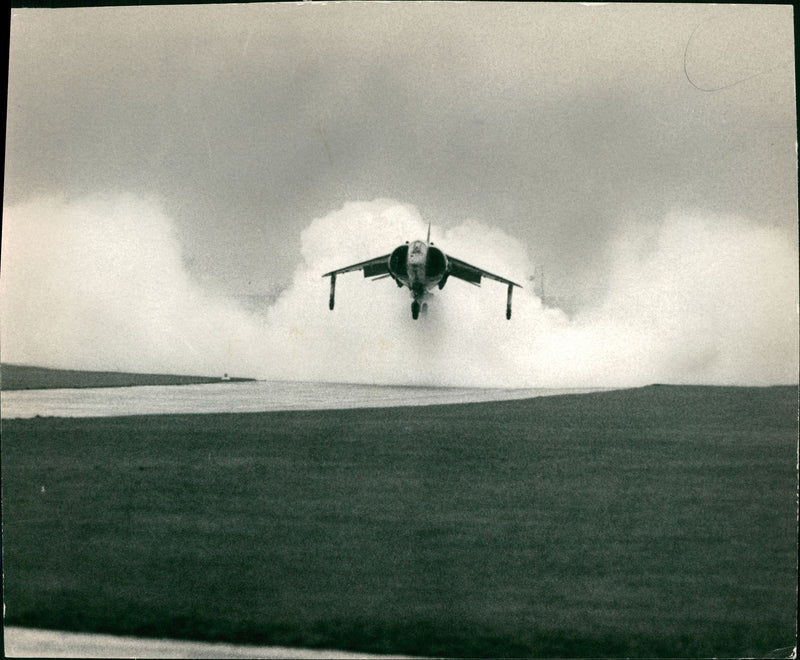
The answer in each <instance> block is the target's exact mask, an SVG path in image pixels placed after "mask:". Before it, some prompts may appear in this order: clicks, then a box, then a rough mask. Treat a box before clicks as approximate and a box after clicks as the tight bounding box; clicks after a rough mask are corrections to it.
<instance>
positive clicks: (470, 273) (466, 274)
mask: <svg viewBox="0 0 800 660" xmlns="http://www.w3.org/2000/svg"><path fill="white" fill-rule="evenodd" d="M354 270H363V271H364V277H371V278H373V279H375V280H380V279H383V278H384V277H391V278H392V279H393V280H394V281H395V283H396V284H397V286H398V287H400V288H402V287H404V286H407V287H408V288H409V289H410V290H411V295H412V297H413V299H414V300H413V302H412V303H411V316H412V317H413V318H414V319H417V318H419V312H420V309H421V308H423V309H424V305H426V304H427V303H426V299H427V298H428V296H429V295H430V294H429V290H430V289H432V288H433V287H434V286H438V287H439V289H443V288H444V285H445V284H447V280H448V278H449V277H455V278H458V279H460V280H464V281H465V282H469V283H470V284H474V285H475V286H480V283H481V278H483V277H488V278H489V279H490V280H496V281H498V282H502V283H503V284H507V285H508V295H507V296H506V318H507V319H510V318H511V294H512V292H513V290H514V287H515V286H517V287H520V288H522V287H521V286H520V285H519V284H517V283H516V282H512V281H511V280H507V279H506V278H504V277H500V276H498V275H494V274H493V273H490V272H489V271H486V270H483V269H481V268H477V267H475V266H471V265H470V264H468V263H467V262H465V261H461V260H460V259H456V258H455V257H451V256H448V255H446V254H445V253H444V252H442V251H441V250H440V249H439V248H437V247H434V245H433V243H431V228H430V225H428V238H427V239H426V240H424V241H412V242H411V243H409V242H408V241H406V244H405V245H401V246H400V247H397V248H395V249H394V250H393V251H392V252H391V253H390V254H384V255H383V256H382V257H375V258H374V259H369V260H367V261H362V262H360V263H357V264H353V265H352V266H346V267H345V268H339V269H337V270H332V271H331V272H330V273H325V274H324V275H323V276H322V277H330V278H331V297H330V302H329V304H328V306H329V307H330V308H331V309H333V301H334V293H335V291H336V276H337V275H340V274H341V273H349V272H350V271H354Z"/></svg>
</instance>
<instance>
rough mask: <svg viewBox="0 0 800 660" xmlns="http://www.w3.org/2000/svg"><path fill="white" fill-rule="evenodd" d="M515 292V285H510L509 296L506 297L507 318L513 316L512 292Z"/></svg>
mask: <svg viewBox="0 0 800 660" xmlns="http://www.w3.org/2000/svg"><path fill="white" fill-rule="evenodd" d="M513 292H514V285H513V284H509V285H508V297H507V298H506V320H509V319H510V318H511V294H512V293H513Z"/></svg>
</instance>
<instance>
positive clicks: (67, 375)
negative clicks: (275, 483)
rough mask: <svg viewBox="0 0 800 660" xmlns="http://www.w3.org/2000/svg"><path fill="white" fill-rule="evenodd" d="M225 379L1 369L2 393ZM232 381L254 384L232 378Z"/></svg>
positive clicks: (208, 381) (17, 367) (28, 368)
mask: <svg viewBox="0 0 800 660" xmlns="http://www.w3.org/2000/svg"><path fill="white" fill-rule="evenodd" d="M221 380H222V378H210V377H205V376H170V375H167V374H132V373H125V372H121V371H70V370H67V369H45V368H43V367H26V366H20V365H16V364H3V365H0V389H3V390H46V389H54V388H64V387H70V388H76V387H77V388H83V387H134V386H138V385H201V384H206V383H219V382H220V381H221ZM228 380H230V381H232V382H233V381H243V380H250V379H249V378H229V379H228Z"/></svg>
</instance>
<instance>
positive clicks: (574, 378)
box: [0, 196, 798, 387]
mask: <svg viewBox="0 0 800 660" xmlns="http://www.w3.org/2000/svg"><path fill="white" fill-rule="evenodd" d="M6 220H7V222H6V224H5V226H4V236H3V239H4V240H3V271H2V277H0V298H1V300H2V327H1V328H0V329H1V330H2V354H3V360H4V361H7V362H18V363H27V364H44V365H50V366H62V367H71V368H90V369H121V370H132V371H159V372H172V373H204V374H219V373H223V372H228V373H235V374H237V375H249V376H257V377H261V378H279V379H290V380H325V381H343V382H365V383H380V384H419V385H451V386H497V387H537V386H542V387H556V386H588V385H594V386H602V385H606V386H623V385H640V384H645V383H649V382H681V383H689V382H694V383H736V384H769V383H781V382H796V379H797V355H798V331H797V310H798V291H797V289H798V284H797V282H798V273H797V249H796V246H795V244H794V242H793V241H792V240H790V239H789V238H788V237H787V236H786V235H785V233H784V232H783V231H781V230H780V229H776V228H770V227H759V226H755V225H753V224H752V223H748V222H746V221H744V220H742V219H736V218H716V217H709V216H707V215H705V214H699V213H696V214H687V213H677V212H676V213H673V214H670V215H669V216H668V217H666V218H664V219H663V221H662V222H661V223H660V224H659V225H658V226H657V227H656V228H653V225H652V224H651V223H643V225H642V227H638V226H636V225H631V226H630V228H629V229H628V230H627V231H626V232H625V233H624V234H622V235H620V236H619V237H618V238H617V240H616V242H615V244H614V245H613V246H612V253H613V255H614V257H613V259H612V263H613V271H612V273H611V276H610V287H609V289H608V291H607V292H606V295H605V296H604V297H602V298H601V299H598V300H597V301H596V302H595V304H594V305H593V306H592V308H591V309H586V310H584V311H583V312H580V313H578V314H577V315H575V316H573V317H571V318H570V317H568V316H567V315H566V314H565V313H563V312H562V311H561V310H559V309H554V308H551V307H548V306H545V305H543V304H542V301H541V300H540V299H539V298H538V297H537V296H536V295H535V292H534V289H533V287H532V286H530V282H528V280H527V276H528V274H530V273H532V272H533V270H534V268H533V264H532V262H531V258H530V255H529V254H528V252H527V249H526V247H525V246H524V245H523V244H522V243H520V242H519V241H517V240H516V239H514V238H513V237H511V236H509V235H507V234H505V233H504V232H502V231H500V230H498V229H496V228H492V227H489V226H486V225H485V224H482V223H481V222H479V221H477V220H467V221H465V222H463V223H462V224H460V225H459V226H457V227H453V228H450V229H447V230H445V229H443V228H441V227H438V226H437V225H435V224H434V225H433V226H432V240H433V241H434V242H435V243H436V244H437V245H438V246H439V247H441V248H442V249H443V250H444V251H445V252H447V253H449V254H453V255H455V256H457V257H459V258H461V259H464V260H465V261H468V262H470V263H473V264H474V265H477V266H480V267H482V268H485V269H487V270H489V271H492V272H495V273H497V274H499V275H502V276H504V277H508V278H510V279H512V280H515V281H517V282H520V283H521V284H523V285H524V286H525V288H524V289H522V290H520V289H516V290H515V292H514V314H513V317H512V319H511V321H506V319H505V298H506V290H505V287H504V286H503V285H501V284H499V283H496V282H493V281H490V280H484V284H483V286H481V287H480V288H478V287H474V286H472V285H470V284H467V283H465V282H462V281H460V280H455V279H452V278H451V279H450V281H449V282H448V283H447V286H446V287H445V289H444V290H443V291H441V292H440V291H438V290H435V295H434V297H433V299H432V300H431V301H430V303H429V305H428V311H427V314H425V315H423V316H421V317H420V319H419V320H417V321H414V320H413V319H412V318H411V313H410V303H411V298H410V294H409V292H408V290H407V289H402V290H401V289H398V288H397V286H396V285H395V283H394V282H393V281H392V280H391V279H384V280H380V281H377V282H371V281H368V280H366V279H364V278H363V276H362V275H361V273H358V272H354V273H347V274H344V275H342V276H340V277H339V278H338V279H337V290H336V309H335V310H334V311H333V312H331V311H329V310H328V293H329V280H328V279H323V278H322V274H323V273H325V272H328V271H330V270H333V269H335V268H339V267H342V266H346V265H349V264H351V263H355V262H357V261H362V260H365V259H368V258H371V257H375V256H379V255H381V254H387V253H389V252H390V251H391V250H392V249H393V248H394V247H396V246H397V245H400V244H402V243H404V242H405V241H406V240H412V239H415V238H424V236H425V233H426V232H427V223H426V221H425V220H424V219H423V218H421V217H420V215H419V213H418V212H417V210H416V209H415V208H414V207H413V206H409V205H404V204H400V203H398V202H396V201H393V200H375V201H370V202H353V203H348V204H346V205H345V206H344V207H342V208H341V209H339V210H337V211H334V212H332V213H330V214H329V215H327V216H325V217H322V218H317V219H315V220H313V221H312V222H311V224H310V225H309V226H308V227H307V228H306V229H305V230H304V231H303V233H302V263H300V264H299V265H298V267H297V268H296V270H295V273H294V276H293V280H292V282H291V284H290V285H289V286H288V287H287V289H286V290H285V291H284V292H283V294H282V295H281V296H280V298H279V299H278V300H277V301H276V302H275V303H274V304H273V305H272V306H271V307H270V308H269V309H268V310H266V311H265V313H264V314H261V315H259V314H254V313H248V312H246V311H244V309H242V308H241V307H240V306H239V305H238V304H237V303H236V302H235V301H233V300H229V299H224V298H221V297H219V296H215V295H212V294H210V293H209V292H207V291H204V290H203V289H202V288H201V287H200V286H199V285H198V284H197V283H196V282H195V281H193V280H192V279H191V277H190V276H189V275H188V274H187V272H186V269H185V268H184V266H183V264H182V261H181V254H180V245H179V242H178V240H177V238H176V235H175V234H174V233H173V230H172V222H171V221H170V220H169V218H167V217H166V216H165V214H164V213H163V212H162V211H161V210H160V209H159V207H158V206H157V205H156V204H153V203H152V202H147V201H143V200H140V199H136V198H133V197H130V196H120V197H90V198H86V199H81V200H75V201H72V202H65V201H61V200H53V199H49V200H40V201H38V202H35V203H31V204H27V205H24V206H17V207H12V208H10V209H7V210H6ZM645 226H646V227H648V228H649V229H644V228H643V227H645ZM598 249H599V248H598ZM589 258H591V255H589Z"/></svg>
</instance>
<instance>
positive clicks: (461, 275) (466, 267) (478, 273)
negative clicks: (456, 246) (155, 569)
mask: <svg viewBox="0 0 800 660" xmlns="http://www.w3.org/2000/svg"><path fill="white" fill-rule="evenodd" d="M447 262H448V264H449V265H450V275H452V276H453V277H457V278H458V279H460V280H464V281H465V282H469V283H470V284H475V285H478V286H479V285H480V283H481V278H483V277H488V278H489V279H490V280H496V281H498V282H502V283H503V284H508V285H509V286H510V287H513V286H518V287H519V288H520V289H521V288H522V286H520V285H519V284H517V283H516V282H512V281H511V280H507V279H506V278H505V277H500V276H499V275H495V274H494V273H490V272H489V271H488V270H483V269H482V268H478V267H477V266H472V265H470V264H468V263H467V262H466V261H461V259H456V258H455V257H451V256H450V255H447Z"/></svg>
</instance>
